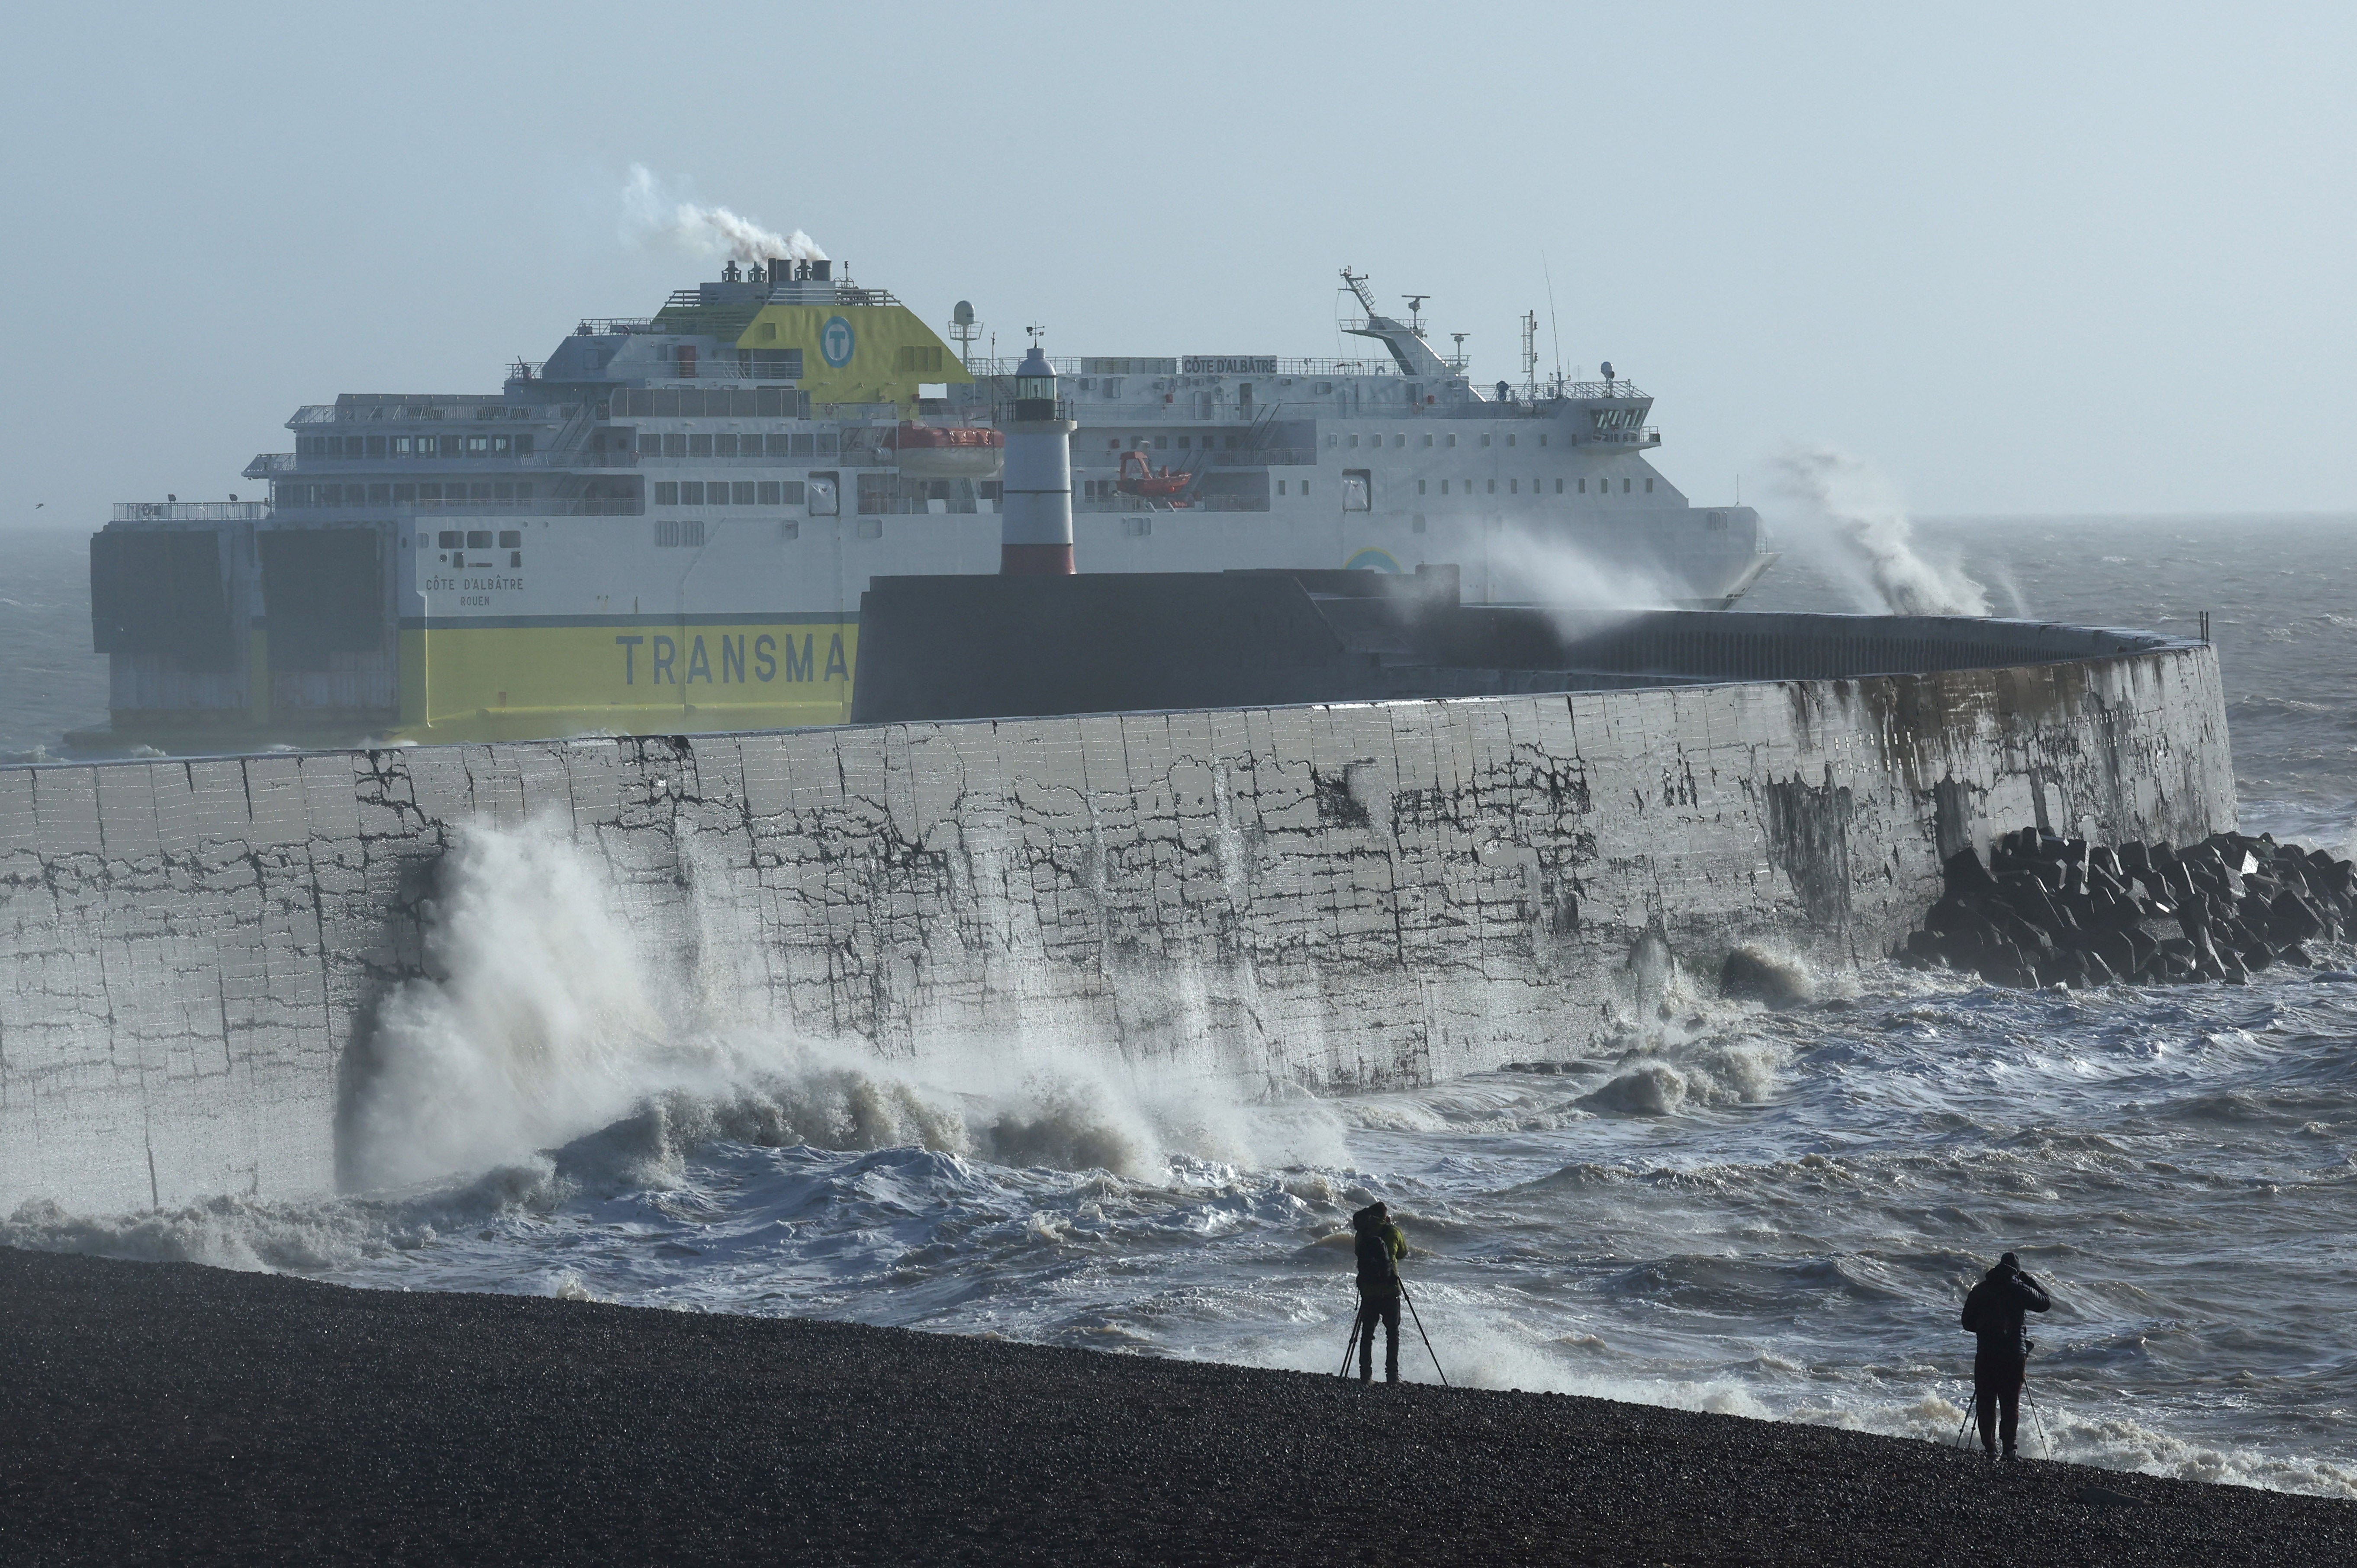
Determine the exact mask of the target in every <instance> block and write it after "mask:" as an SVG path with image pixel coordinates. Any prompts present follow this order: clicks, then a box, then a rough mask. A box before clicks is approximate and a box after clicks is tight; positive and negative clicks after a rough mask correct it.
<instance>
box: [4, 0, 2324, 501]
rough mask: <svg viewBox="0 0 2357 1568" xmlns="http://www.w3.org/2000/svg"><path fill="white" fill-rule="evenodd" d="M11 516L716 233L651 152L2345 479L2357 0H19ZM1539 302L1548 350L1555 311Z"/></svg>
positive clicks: (1713, 449)
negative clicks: (2036, 1)
mask: <svg viewBox="0 0 2357 1568" xmlns="http://www.w3.org/2000/svg"><path fill="white" fill-rule="evenodd" d="M5 38H6V42H7V49H6V56H5V58H6V65H5V68H4V69H5V73H6V74H5V92H0V135H5V142H0V146H5V170H6V189H5V198H6V200H5V212H6V213H7V214H8V216H9V219H10V222H9V225H8V230H9V232H8V242H7V243H6V245H5V247H0V279H5V285H6V297H7V298H8V300H9V301H10V302H11V305H12V311H11V318H12V319H11V327H12V330H11V332H10V334H9V338H10V347H11V349H12V357H13V360H14V363H13V364H12V366H11V367H10V370H9V372H8V373H7V374H6V375H5V379H0V382H4V384H5V392H0V398H5V405H0V414H5V418H0V428H5V430H6V431H7V432H8V433H9V439H8V441H7V444H6V446H5V456H6V461H5V464H0V520H5V521H7V522H9V523H11V524H19V523H22V522H24V521H31V520H33V518H34V516H35V513H34V510H33V509H34V506H35V503H36V502H46V503H47V507H46V510H43V511H41V512H40V513H39V514H38V517H39V519H40V520H43V521H47V520H49V519H59V520H61V521H72V522H79V523H88V524H95V523H96V522H98V521H102V519H103V517H104V515H105V511H104V508H105V505H106V503H107V502H109V501H112V500H117V499H156V498H160V497H162V496H163V495H164V494H166V493H167V492H178V494H179V495H180V497H181V498H182V499H199V498H205V499H210V498H218V497H224V496H226V495H227V494H228V493H229V492H231V491H232V490H234V491H239V492H241V493H245V494H251V493H253V491H254V489H256V487H255V486H253V484H252V483H251V482H249V481H245V480H242V479H240V478H238V477H237V471H238V469H239V468H241V467H243V466H244V463H245V461H246V459H247V458H248V457H249V456H251V455H252V454H253V453H255V452H259V451H280V450H285V449H286V448H287V447H288V446H289V445H290V437H289V435H288V433H287V432H286V431H285V430H284V429H283V428H281V423H282V422H283V421H284V420H285V417H286V416H287V415H288V414H289V413H292V412H293V411H294V409H295V408H296V405H298V404H300V403H314V402H326V401H328V400H330V399H332V398H333V397H334V395H335V394H336V393H338V392H394V391H425V392H465V391H491V390H496V388H497V387H498V385H499V382H500V377H501V374H502V367H503V366H504V365H505V364H506V363H507V362H508V361H509V360H512V359H515V358H518V357H522V358H527V359H533V360H537V359H540V358H542V357H544V355H545V354H546V353H547V352H548V350H549V349H550V348H551V347H552V346H553V345H554V343H555V341H556V340H557V338H559V337H560V336H561V335H562V334H563V333H564V332H565V329H566V328H568V327H570V326H571V324H572V323H573V322H574V321H575V320H576V318H578V317H583V316H635V315H644V314H647V313H649V312H651V311H652V310H653V309H654V308H655V307H656V306H658V305H660V304H661V303H662V296H663V295H664V293H665V292H666V291H667V290H668V289H670V288H672V287H674V286H678V285H684V284H688V283H692V282H694V280H695V279H696V278H698V277H699V276H705V275H710V273H711V266H710V265H708V264H707V263H704V262H702V261H700V260H697V259H695V258H694V257H692V256H690V255H687V254H685V253H683V252H678V251H675V250H671V249H667V248H665V247H664V246H662V244H660V243H658V244H652V245H649V244H642V243H641V244H633V243H631V242H628V241H626V239H625V237H624V234H623V221H622V220H623V210H622V209H623V203H622V199H621V190H622V188H623V185H624V183H625V181H626V179H627V177H628V175H629V170H630V166H631V165H632V164H634V163H635V164H643V165H645V166H647V167H649V168H650V169H651V170H653V171H654V172H655V173H656V174H657V175H658V176H660V177H663V178H665V179H666V180H669V181H672V182H674V183H675V184H676V185H677V186H678V187H679V188H682V189H683V190H684V191H685V192H687V193H689V194H692V195H693V197H694V199H698V200H701V201H705V202H712V203H718V204H724V205H726V206H728V207H731V208H733V209H737V211H739V212H742V213H744V214H746V215H747V216H748V217H751V218H754V219H757V220H761V221H763V222H765V223H767V224H769V225H770V226H772V227H776V228H782V229H791V228H793V227H800V228H802V229H805V230H807V231H809V232H810V233H811V234H812V235H813V237H815V238H816V239H817V240H818V242H820V243H822V244H823V245H824V246H825V247H826V248H827V250H828V251H829V252H830V253H832V254H834V255H835V256H837V257H840V258H843V259H844V260H845V261H846V262H847V263H849V265H850V267H851V269H852V270H853V271H854V273H856V275H857V277H858V278H859V280H860V281H861V282H863V283H867V284H870V285H882V286H885V287H888V288H891V289H892V290H894V291H895V292H896V293H898V294H899V295H900V297H901V298H902V299H904V300H906V301H907V302H909V304H910V305H912V306H915V307H916V308H917V309H918V310H919V311H920V313H921V314H923V315H924V316H925V317H927V318H928V319H931V320H934V321H936V322H938V321H941V320H942V319H944V318H946V317H947V316H948V315H949V311H950V307H951V306H952V304H953V303H954V302H955V301H956V300H957V299H959V298H961V297H964V298H969V299H971V300H973V301H974V305H975V306H976V307H977V308H978V310H979V311H980V313H981V315H982V317H984V319H985V321H986V322H987V323H988V324H989V325H990V326H991V327H992V328H996V330H997V331H998V333H999V334H1000V343H1001V345H1002V347H1005V346H1006V345H1007V344H1008V343H1010V342H1017V343H1019V342H1020V340H1021V335H1022V328H1023V326H1024V325H1025V324H1026V323H1027V322H1029V321H1035V320H1036V321H1040V322H1044V323H1045V324H1046V325H1047V327H1048V328H1049V344H1050V347H1051V349H1053V350H1054V351H1057V352H1062V353H1112V354H1129V353H1183V352H1204V353H1285V354H1321V353H1331V352H1335V351H1336V349H1335V344H1336V341H1337V339H1336V335H1335V332H1334V328H1333V320H1334V317H1335V308H1334V301H1333V291H1334V285H1335V283H1336V279H1335V269H1336V268H1337V267H1339V266H1340V265H1341V264H1342V263H1351V264H1353V265H1354V266H1357V267H1359V268H1361V270H1366V271H1371V272H1372V274H1374V280H1375V287H1376V289H1377V291H1378V292H1379V293H1380V294H1381V295H1385V296H1396V295H1400V294H1403V293H1407V292H1411V291H1413V292H1418V293H1429V294H1431V295H1433V299H1432V302H1431V304H1430V305H1429V306H1427V307H1426V314H1427V316H1428V317H1429V318H1430V320H1431V321H1432V323H1433V325H1434V327H1435V328H1437V329H1438V330H1439V331H1447V330H1464V331H1469V332H1470V333H1471V334H1472V337H1471V338H1470V339H1469V344H1468V347H1469V349H1470V350H1471V351H1472V352H1473V354H1474V356H1475V362H1474V372H1475V374H1476V375H1477V376H1479V377H1480V378H1482V379H1484V380H1496V379H1498V378H1500V377H1512V376H1514V375H1515V374H1516V373H1517V372H1516V366H1515V349H1516V346H1517V345H1516V337H1515V323H1516V319H1517V317H1519V315H1520V314H1521V312H1522V311H1523V310H1524V309H1527V308H1533V307H1535V308H1536V309H1537V310H1538V311H1539V312H1540V314H1541V317H1542V319H1543V321H1544V317H1546V315H1547V310H1548V303H1547V294H1546V287H1545V282H1544V277H1543V274H1542V270H1541V257H1542V255H1543V254H1544V257H1545V260H1546V263H1547V264H1548V265H1549V266H1551V268H1552V270H1553V274H1554V285H1555V316H1556V317H1557V318H1558V319H1559V321H1560V336H1561V344H1562V350H1561V352H1562V360H1563V363H1564V364H1565V365H1566V368H1569V369H1573V370H1576V371H1592V369H1593V367H1594V365H1595V364H1596V362H1597V361H1598V360H1600V359H1603V358H1608V357H1609V358H1610V359H1611V360H1613V361H1614V363H1615V364H1616V366H1617V367H1618V368H1619V369H1620V370H1621V371H1623V372H1624V373H1627V374H1629V375H1631V376H1633V377H1634V378H1635V379H1636V380H1637V381H1639V382H1640V384H1641V385H1642V386H1644V387H1645V388H1646V389H1647V390H1648V391H1650V392H1653V393H1654V394H1655V395H1656V397H1658V398H1659V399H1660V402H1659V403H1658V405H1657V407H1656V410H1655V414H1656V419H1657V422H1658V423H1659V424H1660V425H1661V426H1662V428H1663V433H1664V437H1665V441H1664V445H1663V448H1662V450H1661V451H1660V452H1659V453H1658V454H1657V455H1656V460H1657V461H1658V463H1659V464H1660V466H1661V467H1663V469H1664V470H1665V471H1667V472H1668V473H1669V474H1670V475H1671V476H1672V477H1673V478H1674V479H1676V480H1677V481H1678V482H1679V483H1680V484H1681V485H1683V486H1684V488H1685V489H1687V490H1688V491H1689V492H1690V493H1691V494H1693V495H1694V496H1695V497H1696V499H1703V500H1711V501H1716V500H1724V499H1727V497H1728V496H1729V494H1730V492H1731V491H1732V489H1733V487H1734V484H1735V479H1736V476H1737V475H1738V473H1741V474H1744V475H1746V476H1748V478H1747V481H1746V488H1747V499H1749V492H1752V491H1754V490H1756V489H1757V488H1758V487H1759V485H1760V480H1761V477H1762V475H1763V474H1764V471H1765V470H1766V468H1767V467H1768V466H1769V464H1770V460H1771V459H1772V456H1773V455H1774V454H1775V453H1776V452H1778V451H1779V450H1780V449H1782V448H1784V447H1785V446H1788V445H1789V444H1791V443H1795V442H1799V443H1808V444H1829V445H1832V446H1837V447H1839V448H1842V449H1844V450H1846V451H1848V452H1851V453H1854V454H1856V455H1857V456H1860V457H1863V458H1865V459H1867V461H1869V462H1871V463H1873V464H1874V465H1876V466H1877V467H1879V468H1880V469H1882V470H1883V471H1884V472H1885V473H1887V474H1888V475H1889V477H1890V478H1891V479H1892V480H1893V481H1894V482H1895V484H1896V485H1897V486H1898V487H1899V488H1900V490H1901V491H1902V492H1903V493H1904V494H1905V495H1906V496H1907V497H1908V499H1910V502H1911V503H1912V505H1913V506H1914V508H1915V509H1916V510H1918V511H1921V512H2057V511H2093V510H2101V511H2114V512H2118V511H2169V512H2185V511H2204V510H2225V511H2252V510H2306V509H2347V508H2351V507H2352V506H2357V445H2352V440H2351V435H2350V426H2351V424H2352V397H2351V394H2350V391H2349V382H2350V376H2351V367H2352V360H2357V353H2352V350H2357V341H2352V338H2357V332H2352V317H2357V286H2353V285H2352V276H2351V273H2352V249H2353V248H2352V238H2357V235H2352V201H2351V197H2352V178H2351V173H2352V160H2353V159H2357V124H2352V121H2357V107H2352V105H2357V91H2352V62H2357V51H2352V43H2357V10H2352V8H2351V7H2349V6H2347V5H2316V6H2310V7H2270V6H2253V5H2233V6H2222V5H2214V4H2211V5H2198V6H2197V5H2187V6H2170V5H2082V6H2075V7H2056V6H2052V5H2036V6H2010V5H1956V6H1944V7H1938V8H1932V7H1927V6H1920V5H1889V4H1877V5H1733V4H1727V5H1635V4H1629V3H1625V0H1624V3H1622V4H1619V5H1584V4H1552V5H1479V4H1476V5H1382V4H1370V5H1351V6H1349V7H1346V8H1345V7H1337V8H1326V7H1312V6H1306V5H1211V4H1191V5H1179V6H1168V7H1163V6H1148V5H1103V4H1095V5H1022V4H987V5H955V6H948V5H943V6H928V5H882V4H868V5H845V6H828V7H818V6H802V5H790V4H775V3H768V4H763V3H753V0H748V3H744V4H737V5H729V4H706V5H694V6H679V7H666V6H653V5H597V4H572V5H561V6H559V5H436V4H407V5H398V6H370V7H358V6H352V7H345V6H335V5H288V6H264V5H236V4H221V5H210V6H171V7H162V6H132V7H112V8H106V7H98V6H63V5H59V6H51V7H39V8H37V7H31V6H27V7H25V8H22V9H18V10H16V11H14V12H13V13H12V19H11V20H10V21H9V22H8V23H7V24H6V33H5ZM1541 344H1542V349H1543V351H1544V353H1545V354H1546V357H1547V360H1548V361H1549V362H1550V364H1551V363H1552V362H1553V360H1554V358H1555V349H1554V346H1553V341H1552V337H1551V335H1550V334H1548V333H1547V332H1545V331H1544V329H1543V332H1542V338H1541Z"/></svg>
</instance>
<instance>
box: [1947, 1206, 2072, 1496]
mask: <svg viewBox="0 0 2357 1568" xmlns="http://www.w3.org/2000/svg"><path fill="white" fill-rule="evenodd" d="M2052 1305H2054V1298H2053V1297H2052V1296H2050V1295H2049V1294H2046V1287H2045V1286H2044V1285H2041V1284H2040V1283H2038V1282H2037V1281H2036V1280H2033V1279H2031V1278H2030V1277H2029V1275H2028V1274H2025V1273H2022V1272H2021V1260H2020V1259H2019V1258H2018V1257H2016V1256H2015V1255H2014V1254H2013V1253H2011V1252H2007V1254H2006V1255H2005V1256H2004V1257H2003V1258H2001V1259H1999V1260H1998V1261H1997V1264H1996V1267H1995V1268H1993V1269H1991V1270H1990V1271H1989V1272H1988V1273H1986V1274H1984V1275H1982V1276H1981V1283H1978V1284H1976V1285H1975V1286H1974V1287H1973V1288H1972V1292H1971V1294H1968V1295H1966V1296H1965V1297H1964V1332H1966V1333H1967V1334H1973V1335H1977V1336H1978V1337H1979V1338H1980V1348H1979V1349H1977V1350H1976V1351H1975V1352H1974V1354H1973V1408H1974V1410H1975V1412H1978V1414H1979V1416H1980V1424H1981V1449H1982V1451H1983V1452H1984V1453H1986V1455H1988V1456H1989V1457H1990V1458H1992V1459H1994V1458H1996V1456H1997V1443H1998V1440H1999V1439H2003V1441H2004V1443H2005V1456H2006V1457H2007V1459H2014V1458H2018V1457H2019V1455H2017V1454H2016V1453H2015V1452H2014V1447H2013V1442H2014V1434H2015V1432H2016V1431H2017V1430H2018V1428H2019V1426H2020V1422H2021V1385H2022V1380H2023V1379H2024V1378H2025V1376H2027V1374H2028V1372H2029V1340H2027V1339H2025V1338H2023V1337H2022V1334H2021V1324H2022V1315H2023V1314H2024V1313H2030V1312H2044V1311H2045V1310H2046V1309H2047V1308H2048V1307H2050V1306H2052Z"/></svg>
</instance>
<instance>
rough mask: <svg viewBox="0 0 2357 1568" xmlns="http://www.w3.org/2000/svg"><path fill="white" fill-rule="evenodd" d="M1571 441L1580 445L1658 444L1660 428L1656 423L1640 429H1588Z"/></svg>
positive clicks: (1659, 442) (1660, 435)
mask: <svg viewBox="0 0 2357 1568" xmlns="http://www.w3.org/2000/svg"><path fill="white" fill-rule="evenodd" d="M1573 442H1574V444H1575V445H1577V446H1660V445H1661V444H1662V430H1661V426H1659V425H1657V424H1649V425H1647V426H1645V427H1644V428H1643V429H1642V430H1589V431H1583V432H1581V433H1580V434H1579V435H1576V436H1574V437H1573Z"/></svg>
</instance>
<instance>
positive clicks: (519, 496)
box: [271, 479, 532, 506]
mask: <svg viewBox="0 0 2357 1568" xmlns="http://www.w3.org/2000/svg"><path fill="white" fill-rule="evenodd" d="M271 493H272V495H273V496H274V498H275V499H276V500H277V503H278V504H279V505H280V506H530V505H531V504H532V481H531V480H530V479H497V480H487V479H478V480H476V481H475V482H474V483H472V484H460V483H459V482H458V481H457V480H455V479H454V480H451V481H450V482H449V483H447V484H443V483H438V482H434V481H427V482H424V483H420V484H414V485H413V484H391V483H386V484H367V485H364V484H350V485H296V484H288V483H286V482H285V481H284V480H281V481H280V482H279V483H278V484H277V485H276V486H275V487H274V489H273V490H272V492H271Z"/></svg>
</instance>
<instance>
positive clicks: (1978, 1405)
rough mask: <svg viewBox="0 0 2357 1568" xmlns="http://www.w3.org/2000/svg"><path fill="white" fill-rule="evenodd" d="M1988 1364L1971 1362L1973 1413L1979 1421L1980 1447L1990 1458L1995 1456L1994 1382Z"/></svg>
mask: <svg viewBox="0 0 2357 1568" xmlns="http://www.w3.org/2000/svg"><path fill="white" fill-rule="evenodd" d="M1991 1370H1992V1369H1991V1368H1990V1366H1989V1364H1988V1363H1987V1362H1986V1361H1980V1360H1975V1362H1974V1363H1973V1415H1974V1417H1975V1419H1976V1420H1977V1421H1978V1422H1979V1423H1980V1429H1981V1449H1982V1452H1984V1453H1986V1455H1988V1456H1989V1457H1990V1458H1992V1459H1994V1458H1996V1383H1997V1380H1996V1378H1995V1377H1993V1376H1991V1375H1990V1374H1991Z"/></svg>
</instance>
